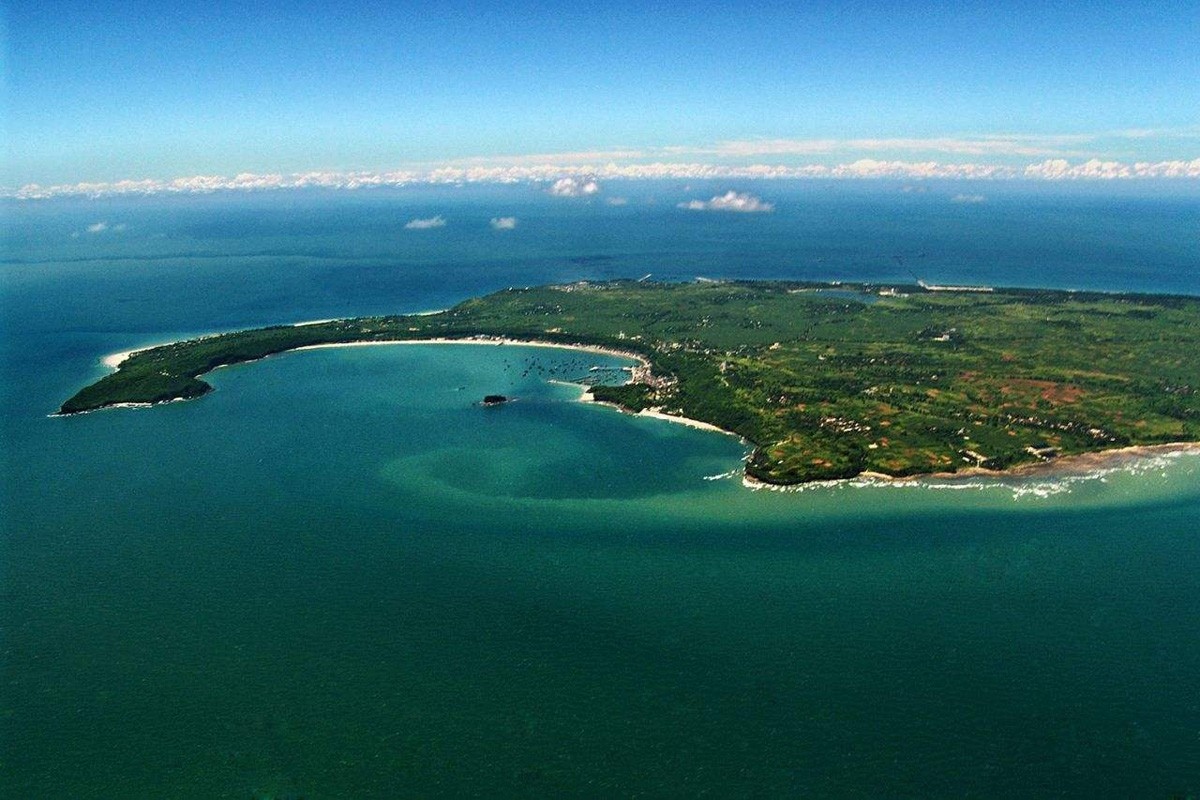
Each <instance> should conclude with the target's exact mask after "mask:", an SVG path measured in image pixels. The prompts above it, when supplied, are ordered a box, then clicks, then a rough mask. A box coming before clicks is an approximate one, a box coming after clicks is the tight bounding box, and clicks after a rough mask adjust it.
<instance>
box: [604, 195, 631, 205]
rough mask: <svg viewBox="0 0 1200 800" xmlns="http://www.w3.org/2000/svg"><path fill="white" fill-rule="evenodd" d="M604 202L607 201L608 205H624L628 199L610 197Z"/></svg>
mask: <svg viewBox="0 0 1200 800" xmlns="http://www.w3.org/2000/svg"><path fill="white" fill-rule="evenodd" d="M604 202H606V203H608V204H609V205H610V206H623V205H626V204H627V203H628V202H629V200H628V199H627V198H624V197H610V198H608V199H607V200H605V201H604Z"/></svg>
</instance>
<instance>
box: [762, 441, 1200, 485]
mask: <svg viewBox="0 0 1200 800" xmlns="http://www.w3.org/2000/svg"><path fill="white" fill-rule="evenodd" d="M1170 453H1189V454H1195V455H1200V442H1167V443H1164V444H1138V445H1132V446H1129V447H1116V448H1111V449H1109V450H1095V451H1092V452H1088V453H1072V454H1070V455H1065V456H1059V457H1058V458H1055V459H1052V460H1050V461H1038V462H1033V463H1028V464H1018V465H1017V466H1015V467H1010V468H1008V469H985V468H983V467H970V468H968V469H964V470H962V471H960V472H922V473H918V474H916V475H902V476H895V475H888V474H887V473H884V472H872V471H871V470H865V471H863V472H860V473H858V474H857V475H855V476H853V477H851V478H839V479H836V480H830V481H813V482H812V483H828V484H830V485H836V484H844V483H849V482H851V481H858V480H864V479H866V480H869V481H877V482H879V483H882V484H911V483H921V482H922V481H929V480H939V481H968V480H972V479H975V478H985V479H991V480H999V479H1004V478H1038V477H1046V478H1055V477H1066V476H1079V475H1089V474H1092V473H1095V472H1098V471H1101V470H1105V469H1110V468H1112V467H1114V466H1118V465H1120V464H1121V463H1125V462H1133V461H1138V460H1141V459H1144V458H1150V457H1153V456H1159V455H1168V454H1170ZM742 485H744V486H746V487H747V488H750V489H790V488H793V487H796V486H804V485H805V484H803V483H767V482H766V481H761V480H758V479H757V478H752V477H750V476H749V475H745V474H743V475H742Z"/></svg>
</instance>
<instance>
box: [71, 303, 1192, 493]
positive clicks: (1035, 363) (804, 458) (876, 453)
mask: <svg viewBox="0 0 1200 800" xmlns="http://www.w3.org/2000/svg"><path fill="white" fill-rule="evenodd" d="M477 335H487V336H500V337H510V338H517V339H537V340H543V341H545V340H550V341H561V342H569V343H586V344H596V345H604V346H609V347H615V348H618V349H622V350H626V351H633V352H637V353H639V354H641V355H643V356H645V357H646V358H647V359H648V360H649V362H650V363H651V365H652V368H653V373H654V379H652V380H651V381H650V382H649V383H644V384H640V385H631V386H623V387H607V386H599V387H595V389H594V392H593V393H594V394H595V396H596V397H597V399H601V400H607V401H611V402H616V403H618V404H621V405H623V406H625V407H628V408H631V409H635V410H637V409H641V408H648V407H653V408H659V409H662V410H663V411H666V412H668V413H674V414H681V415H683V416H687V417H691V418H694V419H698V420H702V421H704V422H709V423H712V424H714V425H718V426H720V427H722V428H725V429H726V430H730V431H733V432H735V433H738V434H740V435H742V436H743V437H745V438H746V439H747V440H749V441H750V442H752V443H754V444H755V445H756V449H755V451H754V454H753V456H752V457H751V459H750V460H749V462H748V463H747V465H746V471H747V473H748V474H749V475H751V476H752V477H754V478H757V479H759V480H762V481H766V482H769V483H779V484H790V483H800V482H805V481H812V480H823V479H829V478H840V477H848V476H852V475H857V474H859V473H861V472H863V471H868V470H869V471H874V472H880V473H885V474H888V475H895V476H903V475H915V474H922V473H929V472H954V471H957V470H961V469H963V468H966V467H974V466H984V467H988V468H992V469H1004V468H1007V467H1010V466H1013V465H1017V464H1022V463H1027V462H1032V461H1038V460H1042V459H1045V458H1051V457H1055V456H1057V455H1066V454H1073V453H1082V452H1089V451H1095V450H1103V449H1109V448H1114V447H1121V446H1127V445H1134V444H1159V443H1165V442H1174V441H1196V440H1200V394H1198V391H1200V299H1197V298H1188V297H1171V296H1149V295H1111V294H1091V293H1073V292H1061V291H1048V290H1020V289H1004V290H997V291H995V292H987V293H982V292H955V291H928V290H926V289H924V288H921V287H916V286H909V287H904V286H889V287H884V286H866V285H858V284H853V285H852V284H836V285H835V284H790V283H776V282H770V283H768V282H727V283H694V284H657V283H632V282H625V281H620V282H611V283H578V284H571V285H566V286H547V287H539V288H532V289H511V290H507V291H502V292H497V293H495V294H492V295H489V296H487V297H482V298H478V299H473V300H468V301H466V302H464V303H462V304H460V305H458V306H455V307H454V308H452V309H449V310H447V311H444V312H441V313H438V314H432V315H425V316H395V317H371V318H360V319H353V320H341V321H335V322H328V323H322V324H317V325H305V326H302V327H292V326H279V327H272V328H262V329H256V330H250V331H241V332H237V333H229V334H222V335H219V336H212V337H206V338H203V339H194V340H190V341H186V342H179V343H176V344H172V345H165V346H162V347H156V348H153V349H150V350H145V351H142V352H139V353H137V354H135V355H133V356H132V357H130V358H129V359H128V360H126V361H125V362H123V363H122V364H121V365H120V367H119V368H118V370H117V371H116V372H114V373H113V374H112V375H109V376H106V377H105V378H103V379H101V380H100V381H97V382H96V383H94V384H92V385H91V386H88V387H86V388H84V389H82V390H81V391H80V392H79V393H78V394H76V395H75V396H74V397H72V398H71V399H70V400H68V401H67V402H66V403H64V404H63V406H62V408H61V413H64V414H70V413H77V412H81V411H89V410H93V409H96V408H102V407H105V406H111V405H116V404H120V403H153V402H161V401H165V400H171V399H178V398H190V397H197V396H199V395H201V394H203V393H205V392H206V391H208V390H209V388H210V387H209V386H208V384H206V383H205V382H204V381H202V380H200V376H201V375H203V374H204V373H205V372H208V371H209V370H211V369H213V368H215V367H217V366H220V365H222V364H231V363H238V362H243V361H250V360H254V359H257V358H261V357H263V356H266V355H270V354H272V353H277V352H281V351H284V350H290V349H294V348H296V347H302V346H305V345H312V344H323V343H334V342H347V341H362V340H396V339H426V338H435V337H436V338H459V337H467V336H477Z"/></svg>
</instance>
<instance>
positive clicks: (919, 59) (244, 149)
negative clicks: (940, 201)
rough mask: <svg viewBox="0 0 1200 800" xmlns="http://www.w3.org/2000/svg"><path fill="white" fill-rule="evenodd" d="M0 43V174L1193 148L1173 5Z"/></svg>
mask: <svg viewBox="0 0 1200 800" xmlns="http://www.w3.org/2000/svg"><path fill="white" fill-rule="evenodd" d="M1089 6H1090V7H1089ZM251 9H252V10H251ZM4 39H5V54H4V59H5V67H4V78H5V82H4V87H3V92H4V100H3V105H4V115H3V117H4V120H3V125H4V130H3V131H0V133H2V134H3V139H4V141H5V142H6V143H7V150H8V152H7V153H6V154H5V164H4V169H3V173H2V174H0V185H6V186H17V185H20V184H24V183H27V182H41V183H55V182H76V181H114V180H119V179H125V178H160V179H165V178H171V177H175V176H190V175H209V174H220V175H234V174H236V173H239V172H255V173H292V172H302V171H308V170H334V171H351V170H365V171H378V170H388V169H395V168H400V167H404V166H409V165H424V166H430V165H434V164H442V163H447V162H455V163H494V164H503V163H506V161H507V162H513V163H524V162H523V161H522V159H521V157H527V156H537V155H543V154H545V155H549V156H554V157H556V158H558V159H559V160H560V161H562V162H563V163H590V161H597V162H601V161H621V162H623V161H629V162H632V163H637V162H650V161H664V160H668V161H670V160H675V161H687V162H705V163H740V164H750V163H756V164H757V163H761V164H807V163H817V164H836V163H842V162H847V161H853V160H856V159H862V158H872V159H907V160H933V161H939V162H947V163H956V162H964V161H969V162H974V163H985V164H1010V165H1011V164H1027V163H1031V162H1038V161H1041V160H1043V159H1044V158H1052V157H1060V156H1061V157H1064V158H1066V159H1068V160H1070V161H1073V162H1074V161H1079V160H1082V159H1087V158H1100V159H1113V160H1118V161H1127V162H1132V161H1138V160H1141V161H1160V160H1171V159H1184V160H1191V159H1196V158H1198V157H1200V56H1198V55H1197V54H1198V53H1200V4H1198V3H1196V2H1195V0H1189V1H1188V2H1180V3H1153V2H1151V3H1146V4H1134V3H1129V4H1116V3H1093V4H1084V3H1061V4H1054V3H1044V2H1043V3H1002V2H993V3H945V4H941V3H922V2H909V3H869V2H862V3H856V2H852V1H847V2H837V3H798V2H792V3H728V4H726V3H703V2H701V3H695V4H684V3H661V4H649V3H644V4H634V3H609V4H600V3H586V4H584V3H581V4H571V3H565V4H564V3H556V4H533V3H516V4H497V3H490V4H486V5H484V4H479V5H474V4H466V3H460V2H454V1H453V0H451V2H438V3H430V4H407V3H372V2H355V3H345V4H339V5H328V4H316V3H305V2H288V3H271V2H259V3H255V4H252V5H251V6H244V5H241V4H233V3H226V2H203V3H201V2H191V1H190V0H178V2H171V3H164V2H161V0H159V2H123V3H118V2H103V0H96V1H94V2H89V3H71V4H66V3H56V2H45V1H44V0H43V2H37V3H32V2H26V1H25V0H15V1H11V2H9V3H8V4H7V6H6V11H5V19H4ZM464 159H474V161H470V162H463V161H462V160H464Z"/></svg>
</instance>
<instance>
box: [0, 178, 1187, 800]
mask: <svg viewBox="0 0 1200 800" xmlns="http://www.w3.org/2000/svg"><path fill="white" fill-rule="evenodd" d="M728 188H736V189H739V190H746V191H751V192H753V193H755V194H757V195H759V196H761V197H762V198H763V199H764V200H765V201H768V202H771V203H774V205H775V210H774V211H773V212H772V213H769V214H732V213H717V212H689V211H685V210H683V209H680V208H677V204H678V203H680V202H683V201H686V200H690V199H694V198H699V199H707V198H709V197H711V196H713V195H715V194H719V193H722V192H724V191H725V190H726V189H728ZM958 195H962V196H964V197H968V198H970V199H974V200H978V199H979V198H975V197H972V196H974V195H980V196H982V198H983V199H982V201H980V202H962V200H963V197H960V198H959V199H958V200H957V201H956V200H955V199H954V198H955V197H956V196H958ZM615 198H620V201H621V202H620V204H615V203H613V202H612V201H613V200H614V199H615ZM0 211H2V213H3V232H2V238H0V419H2V422H0V424H2V426H3V427H2V429H0V459H2V462H0V468H2V470H3V471H2V474H0V478H2V480H0V492H2V494H0V501H2V507H0V525H2V528H0V534H2V539H0V590H2V595H0V596H2V598H3V599H2V601H0V670H2V675H0V796H3V797H14V798H16V797H72V798H113V797H147V798H151V797H153V798H161V797H180V798H183V797H196V798H212V797H230V798H252V797H253V798H285V797H287V798H300V797H305V798H322V797H356V798H357V797H363V798H366V797H381V798H383V797H434V796H445V797H463V796H478V797H501V796H526V797H546V796H604V797H608V796H631V795H639V796H648V797H660V796H695V795H701V794H707V795H710V796H715V797H744V796H745V797H748V796H815V797H823V796H850V797H880V796H882V797H963V796H979V797H1008V796H1013V797H1045V796H1054V797H1058V796H1061V797H1088V798H1094V797H1101V796H1111V797H1162V798H1166V797H1173V796H1183V797H1187V796H1196V795H1200V692H1198V691H1197V685H1198V682H1200V523H1198V520H1200V459H1198V458H1196V457H1194V456H1180V457H1176V458H1161V459H1156V460H1153V461H1143V462H1136V463H1131V464H1129V465H1127V466H1124V467H1121V468H1119V469H1116V470H1114V471H1112V472H1111V473H1108V474H1105V475H1095V476H1087V477H1082V478H1078V479H1070V480H1068V479H1061V480H1052V479H1045V478H1043V479H1037V480H1034V479H1025V480H1013V481H975V482H967V483H966V484H961V483H960V484H955V485H953V486H945V485H936V484H925V485H918V486H915V487H907V488H885V487H878V486H863V485H854V484H842V485H839V486H835V487H818V488H811V489H807V490H805V491H799V492H789V493H780V492H756V491H751V490H748V489H746V488H744V487H743V486H742V485H741V483H740V481H739V480H738V479H737V477H736V473H737V468H738V466H739V463H740V461H739V459H740V458H741V457H742V456H743V455H744V454H745V448H744V447H743V446H742V445H741V444H740V443H739V442H737V441H736V440H734V439H733V438H731V437H726V436H722V435H719V434H712V433H708V432H704V431H697V430H693V429H689V428H686V427H683V426H679V425H673V424H671V423H667V422H662V421H658V420H651V419H644V418H632V417H628V416H625V415H621V414H618V413H616V412H614V411H612V410H610V409H606V408H601V407H596V406H589V405H584V404H580V403H578V402H576V399H577V395H578V392H577V391H576V390H575V389H573V388H571V387H569V386H562V385H556V384H549V383H545V382H543V381H542V380H540V379H539V378H538V377H537V374H538V373H537V372H536V371H534V372H530V374H528V375H526V376H524V377H517V375H519V374H520V373H519V372H517V371H515V370H511V369H505V366H506V364H505V362H506V361H509V362H512V361H517V362H522V363H529V364H532V363H537V364H540V365H543V366H546V367H550V366H554V365H560V366H561V368H562V369H563V370H567V371H569V370H571V369H580V370H586V369H587V367H589V366H593V365H610V366H611V365H619V364H620V361H619V360H618V359H610V358H608V357H603V356H592V355H588V356H586V358H583V360H581V356H580V355H579V354H577V353H572V352H569V351H551V350H545V349H537V348H526V347H521V348H515V347H505V348H493V347H488V348H484V347H472V346H465V345H464V346H458V345H439V346H396V347H373V348H343V349H330V350H320V351H311V352H302V353H290V354H285V355H282V356H279V357H274V358H270V359H267V360H265V361H263V362H260V363H256V364H248V365H242V366H238V367H234V368H230V369H224V370H220V371H218V372H217V373H215V374H214V375H213V376H212V382H213V384H214V386H215V387H216V389H217V391H216V392H214V393H212V394H210V395H208V396H206V397H204V398H202V399H200V400H197V401H193V402H187V403H176V404H171V405H168V406H163V407H158V408H153V409H115V410H108V411H104V412H100V413H95V414H88V415H83V416H80V417H72V418H66V419H63V418H51V417H49V416H48V415H49V414H50V413H51V412H53V411H54V409H55V408H56V407H57V406H58V404H59V403H61V402H62V400H63V399H65V398H66V397H68V396H69V395H71V394H72V393H73V392H74V391H75V390H77V389H78V388H79V387H80V386H82V385H84V384H85V383H87V382H89V381H91V380H94V379H95V378H97V377H99V376H101V375H103V374H105V371H106V368H105V367H104V366H103V365H102V363H101V359H102V358H103V357H104V356H105V355H107V354H110V353H113V352H117V351H122V350H127V349H130V348H133V347H138V346H144V345H149V344H154V343H159V342H165V341H170V340H174V339H177V338H180V337H183V336H189V335H195V334H202V333H210V332H216V331H223V330H230V329H237V328H242V327H246V326H254V325H263V324H271V323H285V322H296V321H304V320H312V319H325V318H331V317H341V316H351V315H363V314H377V313H393V312H411V311H421V310H428V309H436V308H443V307H446V306H448V305H450V304H453V303H455V302H458V301H460V300H463V299H466V298H468V297H471V296H475V295H478V294H481V293H485V292H490V291H493V290H497V289H502V288H505V287H508V286H524V285H533V284H541V283H549V282H563V281H571V280H576V279H581V278H587V279H604V278H617V277H624V278H640V277H642V276H644V275H646V274H650V275H651V276H652V278H653V279H658V280H692V279H695V278H696V277H698V276H703V277H709V278H794V279H830V280H847V281H859V280H870V281H905V282H909V281H912V280H913V278H914V276H916V277H919V278H922V279H924V280H927V281H930V282H947V283H986V284H992V285H1010V286H1048V287H1057V288H1076V289H1099V290H1106V291H1139V292H1155V293H1184V294H1193V295H1200V188H1198V187H1195V186H1191V185H1189V184H1184V183H1175V184H1166V185H1163V184H1158V185H1139V184H1127V185H1117V184H1114V185H1111V186H1097V185H1095V184H1086V185H1085V184H1078V185H1074V184H1071V185H1068V184H1062V185H1049V184H1040V185H1025V184H1019V183H1012V184H1002V183H995V184H992V183H986V184H977V185H967V184H961V183H950V184H939V183H921V184H910V185H905V184H901V183H895V184H893V183H887V182H862V183H855V182H831V183H824V182H808V183H782V182H780V183H776V182H759V183H753V182H751V183H748V184H746V185H738V186H727V185H725V184H713V183H706V182H692V183H690V184H689V183H686V182H664V183H650V182H629V183H610V184H606V185H605V187H604V192H603V193H602V194H601V195H600V196H598V197H592V198H557V197H550V196H548V195H547V194H546V193H545V192H544V191H542V189H541V188H540V187H533V186H527V185H513V186H466V187H453V186H447V187H412V188H407V189H389V190H363V191H354V192H311V193H309V192H299V191H296V192H276V193H262V194H232V195H231V194H214V195H207V196H173V197H161V196H160V197H143V198H108V199H103V198H101V199H83V198H81V199H73V200H65V199H60V200H53V201H36V202H22V203H16V202H12V201H5V203H4V205H3V206H0ZM435 216H441V217H442V218H443V219H444V221H445V224H444V225H443V226H441V227H433V228H429V229H425V230H410V229H406V228H405V224H406V223H407V222H409V221H410V220H412V219H417V218H422V219H427V218H431V217H435ZM499 217H515V218H516V220H517V222H516V226H515V227H514V228H512V229H511V230H495V229H493V227H492V226H491V225H490V224H489V223H490V220H492V219H494V218H499ZM584 362H586V363H584ZM1197 374H1198V378H1200V358H1198V360H1197ZM493 391H501V392H502V393H508V394H514V395H516V396H518V397H519V399H520V401H519V402H517V403H513V404H511V405H508V406H505V407H503V408H500V409H489V410H486V411H485V410H482V409H480V408H478V407H477V406H476V405H475V403H474V401H475V400H477V399H478V397H479V396H481V395H482V394H485V393H489V392H493Z"/></svg>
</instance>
